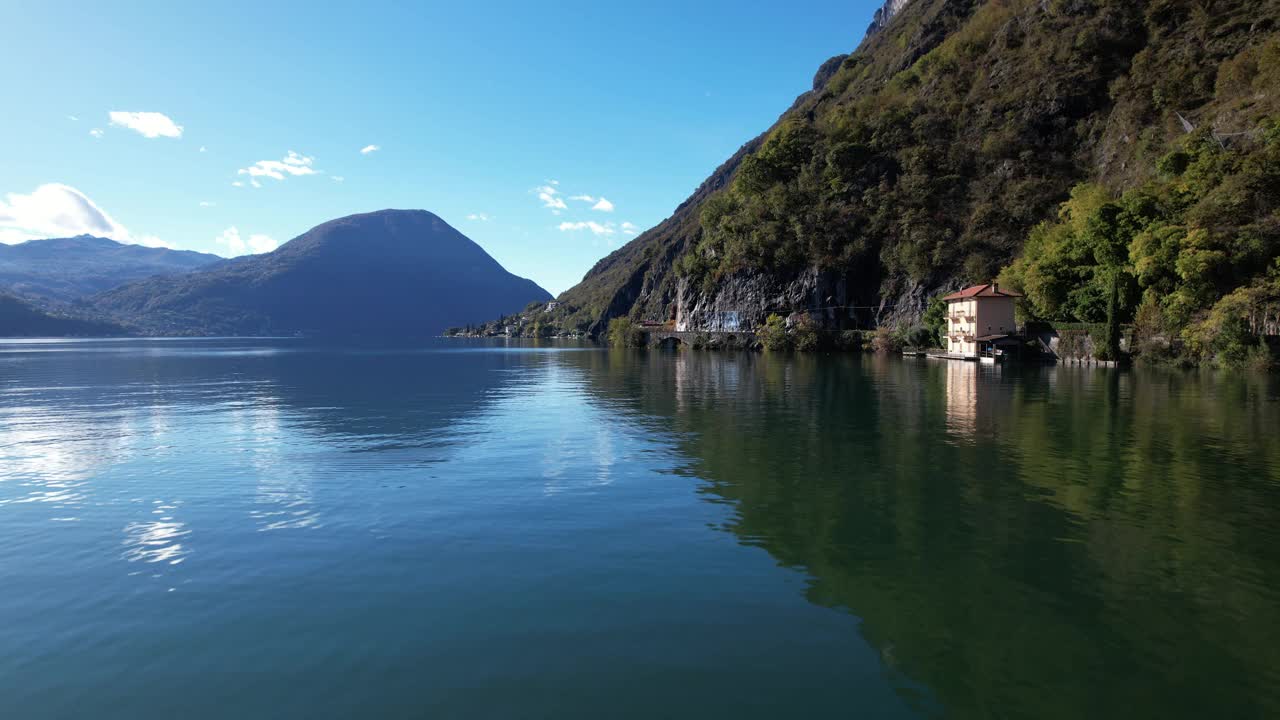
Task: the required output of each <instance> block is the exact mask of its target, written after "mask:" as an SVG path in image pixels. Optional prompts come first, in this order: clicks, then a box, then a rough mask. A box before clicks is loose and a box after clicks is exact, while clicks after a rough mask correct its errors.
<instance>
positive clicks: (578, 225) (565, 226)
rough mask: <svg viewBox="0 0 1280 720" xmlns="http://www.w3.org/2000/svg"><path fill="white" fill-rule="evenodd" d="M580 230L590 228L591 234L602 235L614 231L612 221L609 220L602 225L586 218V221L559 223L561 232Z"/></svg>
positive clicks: (607, 234) (604, 235)
mask: <svg viewBox="0 0 1280 720" xmlns="http://www.w3.org/2000/svg"><path fill="white" fill-rule="evenodd" d="M580 230H590V231H591V232H592V234H594V235H597V236H602V237H607V236H609V235H612V234H614V232H615V229H614V226H613V223H611V222H609V223H604V224H603V225H601V224H600V223H598V222H596V221H594V220H588V221H586V222H562V223H560V231H561V232H578V231H580Z"/></svg>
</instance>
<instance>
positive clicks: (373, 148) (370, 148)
mask: <svg viewBox="0 0 1280 720" xmlns="http://www.w3.org/2000/svg"><path fill="white" fill-rule="evenodd" d="M381 149H382V146H381V145H365V146H364V147H362V148H360V154H361V155H368V154H369V153H371V152H378V151H379V150H381Z"/></svg>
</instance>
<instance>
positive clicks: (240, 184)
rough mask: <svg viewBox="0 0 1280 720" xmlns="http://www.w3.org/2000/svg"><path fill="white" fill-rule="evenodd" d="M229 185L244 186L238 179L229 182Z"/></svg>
mask: <svg viewBox="0 0 1280 720" xmlns="http://www.w3.org/2000/svg"><path fill="white" fill-rule="evenodd" d="M231 187H244V183H242V182H240V181H239V180H236V181H235V182H233V183H231Z"/></svg>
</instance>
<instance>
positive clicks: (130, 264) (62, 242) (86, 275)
mask: <svg viewBox="0 0 1280 720" xmlns="http://www.w3.org/2000/svg"><path fill="white" fill-rule="evenodd" d="M221 260H222V258H220V257H218V256H217V255H208V254H205V253H198V252H191V251H189V250H168V249H166V248H152V247H143V246H141V245H126V244H123V243H118V242H116V241H114V240H108V239H106V238H100V237H94V236H92V235H79V236H76V237H70V238H54V239H50V240H28V241H26V242H24V243H19V244H17V245H0V288H3V289H6V290H8V291H9V292H12V293H14V294H17V295H22V296H24V297H29V298H33V299H37V300H42V301H55V302H69V301H72V300H75V299H76V298H80V297H84V296H87V295H93V294H95V293H100V292H102V291H103V290H108V289H110V288H113V287H115V286H117V285H122V284H124V283H126V282H130V281H133V280H141V279H142V278H146V277H150V276H152V275H170V274H178V273H186V272H190V271H192V270H195V269H197V268H201V267H206V266H208V265H212V264H213V263H216V262H219V261H221Z"/></svg>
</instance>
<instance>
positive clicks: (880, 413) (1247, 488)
mask: <svg viewBox="0 0 1280 720" xmlns="http://www.w3.org/2000/svg"><path fill="white" fill-rule="evenodd" d="M566 361H576V362H582V363H593V364H595V365H596V366H595V367H593V368H592V369H593V373H592V377H593V378H594V381H595V388H594V389H593V392H594V393H595V394H597V395H598V396H600V397H604V398H609V399H611V400H612V401H619V400H625V401H626V402H629V403H630V404H631V405H632V406H634V407H637V408H639V409H640V410H641V411H643V412H645V413H648V414H650V415H651V416H653V417H655V418H656V419H658V420H659V421H661V422H662V423H663V424H665V425H669V427H670V428H671V429H672V430H673V431H674V432H675V433H677V434H678V435H679V436H680V437H682V438H683V439H684V440H683V443H682V445H681V447H682V450H683V451H684V452H685V453H686V454H687V456H688V457H689V458H691V461H690V462H691V466H690V467H689V468H688V471H689V472H690V473H692V474H695V475H697V476H699V477H702V478H705V479H706V481H707V492H708V495H709V499H715V500H717V501H721V502H724V501H728V502H730V503H732V505H733V506H734V507H735V508H736V515H735V516H734V518H733V520H732V521H731V522H730V523H728V525H727V526H726V528H725V529H726V530H727V531H730V532H732V533H734V534H735V535H736V536H738V537H739V538H740V539H741V541H742V542H744V543H748V544H752V545H759V546H761V547H763V548H765V549H767V550H768V551H769V552H770V553H771V554H772V555H773V556H774V557H776V558H777V559H778V561H779V562H781V563H782V564H784V565H786V566H789V567H795V568H801V569H803V570H804V571H806V572H807V573H808V574H809V575H810V577H811V582H810V585H809V589H808V591H807V594H808V597H809V599H810V600H811V601H813V602H815V603H818V604H821V605H828V606H834V607H843V608H847V609H849V610H850V611H851V612H853V613H855V614H856V615H858V616H859V617H861V618H862V619H863V621H864V624H863V626H862V627H863V633H864V635H865V636H866V638H867V639H868V640H869V641H871V642H872V643H873V644H875V645H876V646H877V647H878V648H880V650H881V653H882V656H883V658H884V662H885V663H886V665H888V666H890V667H892V668H893V669H894V670H895V671H900V672H902V673H904V674H905V675H907V676H908V677H910V678H913V679H915V680H917V681H920V682H922V683H924V684H925V685H927V686H928V687H929V688H931V689H932V691H933V693H934V694H935V695H936V697H937V699H938V701H939V702H940V703H941V704H942V705H943V706H944V707H945V708H946V709H947V711H948V714H953V715H955V716H959V717H989V716H992V715H999V716H1008V717H1061V718H1079V717H1091V716H1099V715H1112V714H1117V713H1121V714H1126V715H1128V716H1133V717H1163V716H1187V715H1190V716H1201V717H1211V716H1212V717H1263V716H1274V715H1276V714H1277V713H1278V712H1280V690H1278V689H1277V688H1280V610H1277V607H1280V595H1278V594H1277V587H1276V582H1275V579H1276V578H1277V577H1280V549H1278V548H1280V543H1277V540H1280V536H1277V534H1276V531H1275V528H1277V527H1280V477H1278V476H1277V468H1280V436H1277V435H1276V433H1275V430H1274V429H1275V427H1277V424H1278V423H1280V417H1278V416H1277V413H1278V409H1277V404H1276V403H1275V402H1274V398H1275V397H1276V394H1277V392H1276V390H1277V389H1276V387H1275V384H1274V380H1271V381H1268V380H1266V379H1259V380H1243V379H1230V378H1226V377H1193V376H1186V375H1176V374H1117V373H1107V372H1095V371H1092V370H1075V369H1066V368H1063V369H1042V368H1033V369H1026V370H1021V371H1019V370H1017V369H1015V368H1006V369H1004V370H1003V371H1002V372H1000V373H996V372H991V371H990V369H986V368H977V367H974V366H967V365H957V364H948V363H927V364H926V363H923V362H921V363H919V364H913V363H904V362H901V361H898V360H896V359H894V360H885V359H879V358H864V359H856V358H853V359H851V358H813V357H794V358H788V357H777V356H768V355H766V356H754V355H738V356H734V355H717V354H698V353H688V354H679V355H671V354H666V355H660V354H657V353H651V354H648V355H639V354H636V355H624V354H621V353H613V354H610V355H608V356H590V357H589V356H584V357H581V358H573V357H569V358H566ZM1268 383H1270V385H1269V384H1268ZM1268 395H1269V396H1270V398H1271V401H1268V400H1267V398H1268Z"/></svg>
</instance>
